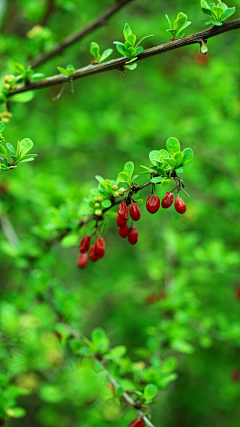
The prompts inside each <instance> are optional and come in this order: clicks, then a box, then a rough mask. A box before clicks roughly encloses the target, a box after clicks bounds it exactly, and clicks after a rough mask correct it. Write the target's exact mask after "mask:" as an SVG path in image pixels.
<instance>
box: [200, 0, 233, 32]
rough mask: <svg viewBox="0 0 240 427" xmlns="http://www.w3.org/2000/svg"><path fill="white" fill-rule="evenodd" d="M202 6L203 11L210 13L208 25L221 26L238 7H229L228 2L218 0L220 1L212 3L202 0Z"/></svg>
mask: <svg viewBox="0 0 240 427" xmlns="http://www.w3.org/2000/svg"><path fill="white" fill-rule="evenodd" d="M201 8H202V11H203V13H205V14H206V15H208V18H209V19H208V21H207V22H206V25H216V26H220V25H222V24H223V22H224V21H226V19H228V18H230V16H232V15H233V14H234V13H235V11H236V7H228V6H227V5H226V3H223V2H222V1H218V3H210V4H208V2H207V1H206V0H201Z"/></svg>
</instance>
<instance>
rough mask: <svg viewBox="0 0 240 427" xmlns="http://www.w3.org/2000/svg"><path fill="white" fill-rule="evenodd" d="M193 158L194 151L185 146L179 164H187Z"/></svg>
mask: <svg viewBox="0 0 240 427" xmlns="http://www.w3.org/2000/svg"><path fill="white" fill-rule="evenodd" d="M193 158H194V153H193V150H192V149H191V148H185V149H184V150H183V161H182V164H181V166H185V165H188V163H190V162H191V161H192V160H193Z"/></svg>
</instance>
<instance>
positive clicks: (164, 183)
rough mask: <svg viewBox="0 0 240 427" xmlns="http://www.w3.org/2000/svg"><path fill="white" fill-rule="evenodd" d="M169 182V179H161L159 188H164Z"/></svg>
mask: <svg viewBox="0 0 240 427" xmlns="http://www.w3.org/2000/svg"><path fill="white" fill-rule="evenodd" d="M170 182H171V178H163V179H162V182H161V184H160V187H165V186H166V185H168V184H169V183H170Z"/></svg>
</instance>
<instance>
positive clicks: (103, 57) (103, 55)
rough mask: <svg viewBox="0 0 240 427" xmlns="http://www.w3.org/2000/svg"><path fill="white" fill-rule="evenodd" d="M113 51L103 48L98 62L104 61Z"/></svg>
mask: <svg viewBox="0 0 240 427" xmlns="http://www.w3.org/2000/svg"><path fill="white" fill-rule="evenodd" d="M112 53H113V49H106V50H104V52H103V53H102V55H101V57H100V59H99V62H103V61H105V60H106V59H107V58H108V57H109V56H110V55H112Z"/></svg>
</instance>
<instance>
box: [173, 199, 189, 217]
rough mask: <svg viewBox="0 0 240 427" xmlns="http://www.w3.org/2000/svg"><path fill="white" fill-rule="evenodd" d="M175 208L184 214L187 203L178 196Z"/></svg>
mask: <svg viewBox="0 0 240 427" xmlns="http://www.w3.org/2000/svg"><path fill="white" fill-rule="evenodd" d="M175 209H176V211H177V212H178V213H180V214H184V212H186V209H187V207H186V204H185V202H184V200H183V199H181V197H177V198H176V200H175Z"/></svg>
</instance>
